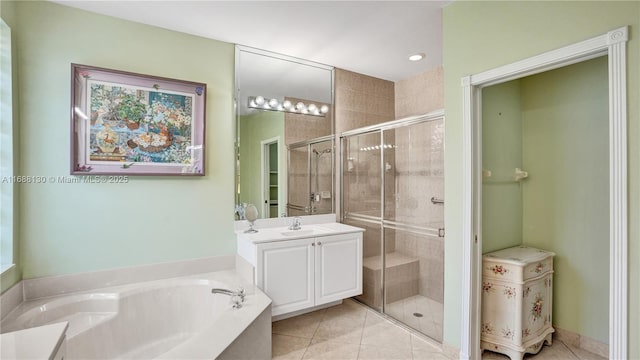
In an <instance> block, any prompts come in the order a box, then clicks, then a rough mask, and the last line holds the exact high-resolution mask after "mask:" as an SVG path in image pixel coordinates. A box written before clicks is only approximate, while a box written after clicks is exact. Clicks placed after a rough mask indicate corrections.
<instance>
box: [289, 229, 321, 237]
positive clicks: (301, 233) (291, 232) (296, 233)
mask: <svg viewBox="0 0 640 360" xmlns="http://www.w3.org/2000/svg"><path fill="white" fill-rule="evenodd" d="M313 233H314V231H313V229H300V230H287V231H283V232H281V234H282V235H284V236H306V235H313Z"/></svg>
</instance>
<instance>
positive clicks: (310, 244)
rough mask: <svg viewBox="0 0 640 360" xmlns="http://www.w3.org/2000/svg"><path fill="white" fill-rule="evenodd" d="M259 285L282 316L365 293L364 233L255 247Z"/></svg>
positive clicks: (274, 242) (275, 314)
mask: <svg viewBox="0 0 640 360" xmlns="http://www.w3.org/2000/svg"><path fill="white" fill-rule="evenodd" d="M256 283H257V286H258V287H259V288H260V289H262V290H263V291H264V292H265V293H266V294H267V295H268V296H269V297H270V298H271V299H272V300H273V304H272V315H273V316H277V315H281V314H286V313H290V312H294V311H298V310H303V309H307V308H312V307H314V306H318V305H322V304H326V303H330V302H333V301H337V300H341V299H345V298H348V297H351V296H355V295H359V294H361V293H362V233H361V232H357V233H348V234H339V235H328V236H319V237H312V238H302V239H294V240H284V241H272V242H263V243H259V244H257V245H256Z"/></svg>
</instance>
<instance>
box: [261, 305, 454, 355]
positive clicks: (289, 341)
mask: <svg viewBox="0 0 640 360" xmlns="http://www.w3.org/2000/svg"><path fill="white" fill-rule="evenodd" d="M272 329H273V335H272V336H273V350H272V351H273V358H274V359H434V360H450V359H449V358H447V357H446V356H444V355H443V354H442V352H441V351H440V350H439V348H438V347H437V346H434V345H432V344H430V343H429V342H428V341H426V340H424V339H422V338H420V337H418V336H416V335H413V334H411V333H410V332H408V331H407V330H405V329H403V328H401V327H399V326H397V325H395V324H393V323H392V322H390V321H388V320H386V319H384V318H383V317H381V316H380V315H379V314H378V313H376V312H374V311H373V310H370V309H369V308H367V307H366V306H364V305H362V304H360V303H358V302H356V301H354V300H351V299H348V300H345V301H344V302H343V303H342V304H341V305H337V306H333V307H330V308H327V309H323V310H318V311H314V312H312V313H308V314H304V315H300V316H296V317H293V318H289V319H285V320H281V321H277V322H274V323H273V326H272Z"/></svg>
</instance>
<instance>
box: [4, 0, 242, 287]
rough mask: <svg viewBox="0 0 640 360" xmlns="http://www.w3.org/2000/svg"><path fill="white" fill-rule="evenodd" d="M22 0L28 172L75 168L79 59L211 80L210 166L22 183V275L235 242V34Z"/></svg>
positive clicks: (220, 250) (17, 36)
mask: <svg viewBox="0 0 640 360" xmlns="http://www.w3.org/2000/svg"><path fill="white" fill-rule="evenodd" d="M4 3H5V1H3V5H4ZM13 5H14V7H15V20H16V21H14V23H13V32H14V40H15V42H14V45H15V46H16V49H17V58H16V59H15V63H16V64H17V69H18V80H19V84H20V86H19V94H18V95H19V97H20V100H21V101H20V108H19V111H20V119H19V125H20V138H19V139H18V140H19V144H20V145H19V150H18V151H19V152H20V156H21V163H20V167H21V173H22V174H23V175H39V176H47V177H48V176H54V177H58V176H65V175H68V174H69V144H70V139H69V116H70V115H69V103H70V101H69V90H70V89H69V86H70V63H72V62H73V63H79V64H86V65H93V66H99V67H105V68H111V69H118V70H125V71H131V72H137V73H143V74H152V75H157V76H162V77H168V78H175V79H183V80H191V81H198V82H204V83H206V84H207V86H208V87H207V107H206V108H207V111H206V143H205V145H206V150H205V154H206V158H205V160H206V165H205V166H206V174H207V175H206V176H204V177H198V178H180V177H130V180H129V182H128V183H127V184H53V183H47V184H38V185H35V184H32V185H23V186H22V187H21V193H20V210H19V214H18V217H19V230H20V247H21V259H20V266H21V268H22V271H23V277H24V278H26V279H28V278H34V277H40V276H51V275H61V274H70V273H79V272H88V271H95V270H101V269H108V268H116V267H123V266H132V265H142V264H148V263H157V262H167V261H178V260H183V259H190V258H201V257H209V256H217V255H231V254H233V253H234V252H235V241H234V233H233V221H232V220H233V211H232V209H233V204H234V199H233V191H232V189H233V181H234V180H233V179H234V176H233V173H234V167H233V157H234V155H233V134H234V120H233V74H234V47H233V45H232V44H228V43H222V42H218V41H213V40H209V39H205V38H200V37H196V36H190V35H185V34H182V33H178V32H174V31H168V30H164V29H160V28H156V27H151V26H147V25H141V24H136V23H132V22H129V21H124V20H118V19H115V18H111V17H107V16H102V15H96V14H92V13H89V12H85V11H81V10H77V9H73V8H69V7H65V6H61V5H57V4H53V3H51V2H31V1H26V2H16V3H15V4H13ZM4 286H5V284H4V283H3V287H4Z"/></svg>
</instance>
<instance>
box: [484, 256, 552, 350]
mask: <svg viewBox="0 0 640 360" xmlns="http://www.w3.org/2000/svg"><path fill="white" fill-rule="evenodd" d="M554 255H555V254H554V253H552V252H549V251H544V250H539V249H535V248H531V247H526V246H516V247H512V248H508V249H504V250H499V251H495V252H492V253H488V254H485V255H484V256H483V257H482V327H481V338H480V340H481V341H480V347H481V348H482V350H485V349H486V350H491V351H495V352H499V353H503V354H505V355H507V356H509V357H510V358H511V360H521V359H522V357H523V356H524V354H525V353H537V352H538V351H540V349H541V348H542V345H543V344H544V342H546V343H547V344H549V345H550V344H551V341H552V339H551V336H552V333H553V332H554V329H553V327H552V325H551V322H552V313H551V308H552V304H551V303H552V295H553V291H552V290H553V256H554Z"/></svg>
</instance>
